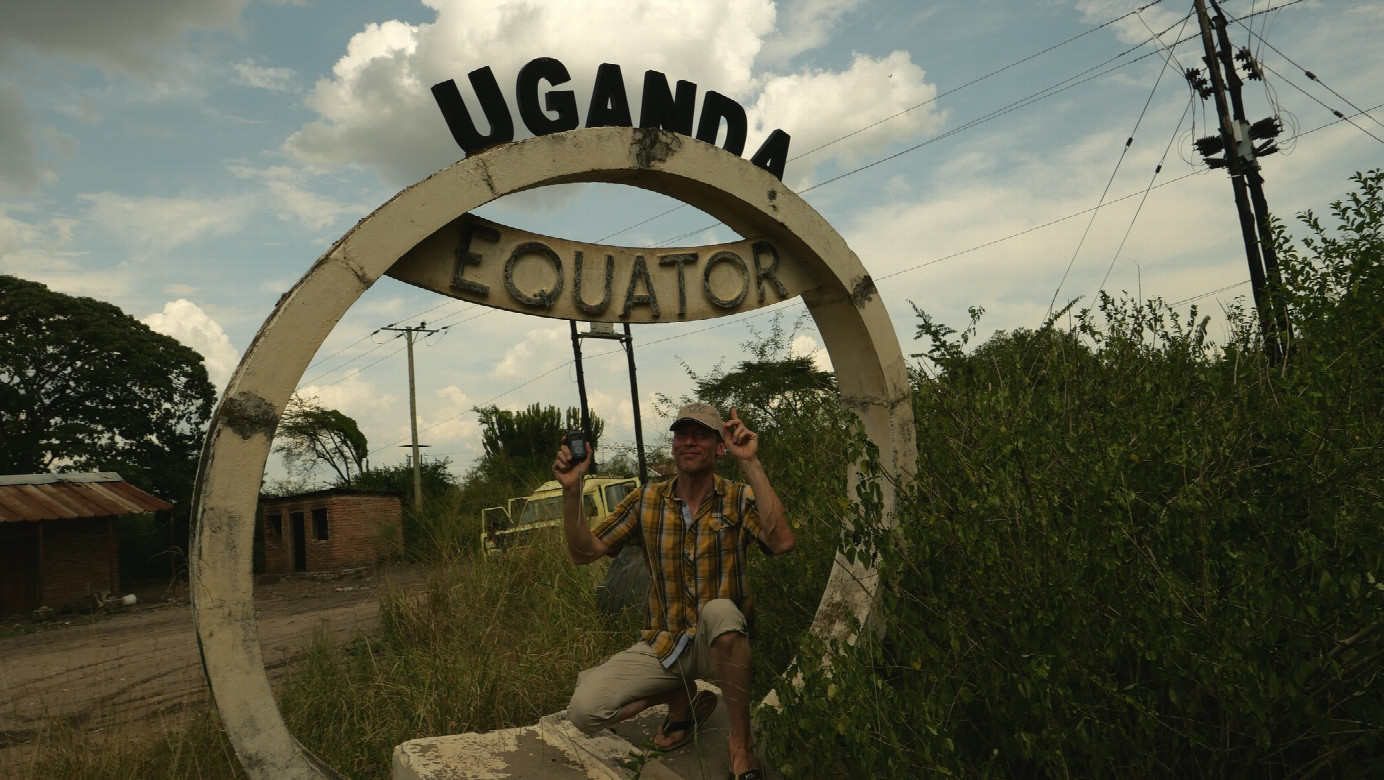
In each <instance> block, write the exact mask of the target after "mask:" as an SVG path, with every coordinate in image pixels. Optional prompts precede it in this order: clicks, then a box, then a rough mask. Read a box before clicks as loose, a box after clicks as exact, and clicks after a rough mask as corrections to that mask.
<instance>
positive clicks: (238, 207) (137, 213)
mask: <svg viewBox="0 0 1384 780" xmlns="http://www.w3.org/2000/svg"><path fill="white" fill-rule="evenodd" d="M79 197H80V198H81V199H82V200H84V201H86V202H87V203H88V204H90V218H91V219H92V220H93V221H95V222H96V223H98V224H99V225H100V226H101V227H102V228H103V229H104V230H106V231H107V232H108V233H109V234H110V235H113V236H117V237H119V238H122V239H124V240H125V241H126V242H128V243H129V244H131V245H133V246H136V247H140V248H144V249H149V250H155V251H165V252H166V251H168V250H171V249H176V248H177V247H180V246H184V245H186V244H190V243H193V242H195V241H201V240H204V239H208V238H216V237H218V236H224V235H228V234H230V233H234V232H236V231H237V230H239V229H240V228H241V227H242V226H243V225H244V223H245V220H246V218H247V217H248V216H249V214H250V212H251V211H252V210H253V209H254V208H255V203H254V201H253V199H250V198H247V197H239V196H232V197H226V198H218V199H214V200H204V199H197V198H164V197H156V196H149V197H128V196H125V195H120V194H118V193H114V192H96V193H87V194H84V195H81V196H79Z"/></svg>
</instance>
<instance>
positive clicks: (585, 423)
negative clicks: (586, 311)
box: [567, 320, 596, 474]
mask: <svg viewBox="0 0 1384 780" xmlns="http://www.w3.org/2000/svg"><path fill="white" fill-rule="evenodd" d="M567 324H568V325H570V326H571V327H572V356H573V357H574V358H575V359H576V363H577V396H578V397H579V398H581V432H582V435H583V436H585V437H586V440H587V441H588V442H589V441H591V408H590V406H589V405H588V404H587V400H586V372H585V371H584V370H582V361H581V334H579V333H577V321H576V320H568V321H567ZM591 473H593V474H594V473H596V456H595V455H594V454H593V455H592V456H591Z"/></svg>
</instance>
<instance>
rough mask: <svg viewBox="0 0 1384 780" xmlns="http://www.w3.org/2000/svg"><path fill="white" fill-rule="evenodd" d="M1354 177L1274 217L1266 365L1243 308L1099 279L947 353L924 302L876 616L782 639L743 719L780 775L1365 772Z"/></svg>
mask: <svg viewBox="0 0 1384 780" xmlns="http://www.w3.org/2000/svg"><path fill="white" fill-rule="evenodd" d="M1356 181H1357V184H1359V185H1360V190H1361V191H1360V192H1359V193H1357V194H1356V195H1354V196H1352V197H1351V198H1350V199H1348V200H1347V201H1344V202H1342V203H1338V204H1336V205H1335V206H1334V207H1333V213H1334V215H1335V217H1336V220H1337V222H1338V223H1339V234H1338V235H1335V236H1333V235H1329V234H1328V233H1327V231H1326V230H1325V229H1324V228H1323V227H1322V226H1321V224H1320V222H1319V221H1317V219H1316V218H1315V217H1314V216H1313V215H1311V214H1307V215H1304V218H1303V221H1304V223H1305V224H1306V225H1307V228H1308V230H1309V232H1310V234H1311V237H1309V238H1308V239H1307V240H1306V241H1304V244H1303V248H1302V249H1298V248H1296V247H1294V246H1293V245H1291V244H1290V242H1289V240H1288V238H1287V237H1286V235H1284V234H1283V233H1282V232H1281V231H1280V246H1279V250H1280V251H1279V257H1280V262H1282V264H1283V267H1284V279H1285V289H1284V290H1283V291H1282V292H1283V294H1284V300H1286V301H1287V303H1288V308H1289V311H1290V312H1292V313H1293V324H1294V327H1295V329H1296V330H1295V336H1294V339H1293V341H1292V342H1291V347H1290V350H1289V352H1288V357H1287V360H1286V361H1284V362H1282V363H1281V364H1270V362H1269V361H1266V360H1264V359H1263V357H1262V349H1261V347H1262V345H1261V343H1260V341H1259V338H1258V335H1257V330H1258V329H1257V326H1256V325H1255V324H1254V320H1253V319H1252V317H1251V315H1249V314H1246V313H1245V312H1243V311H1240V310H1232V311H1231V312H1230V318H1231V323H1232V337H1231V339H1230V343H1228V344H1227V345H1226V346H1225V347H1223V348H1217V347H1216V346H1215V345H1212V344H1210V343H1209V342H1208V340H1207V338H1206V323H1205V320H1200V321H1198V320H1197V318H1196V315H1195V311H1193V312H1192V313H1191V314H1190V315H1189V316H1188V317H1187V318H1185V319H1184V318H1182V317H1180V316H1179V315H1177V313H1175V312H1174V311H1172V310H1171V309H1170V308H1169V307H1168V306H1166V305H1164V304H1162V303H1161V302H1159V301H1151V302H1148V303H1143V304H1139V303H1133V302H1129V301H1120V300H1115V299H1112V298H1109V297H1105V296H1103V297H1102V298H1101V300H1100V301H1099V303H1098V305H1097V306H1096V307H1095V308H1094V309H1093V310H1086V311H1082V312H1080V313H1078V315H1077V317H1076V324H1075V326H1074V327H1072V328H1070V329H1069V330H1067V331H1061V330H1058V329H1057V328H1056V327H1054V325H1053V323H1052V322H1049V323H1048V324H1047V325H1045V326H1044V327H1043V328H1041V329H1039V330H1036V331H1027V330H1020V331H1016V332H1013V333H1005V334H998V335H997V336H995V337H994V338H992V339H990V340H989V341H987V342H986V343H985V344H983V345H981V346H980V347H979V348H977V349H975V350H974V351H973V352H971V353H969V354H968V353H966V352H965V351H964V349H963V346H964V345H965V342H966V340H968V339H969V338H971V337H972V336H973V334H974V332H975V325H976V321H975V320H978V318H979V316H980V313H979V312H976V313H974V314H973V322H972V325H971V327H970V328H968V329H967V330H966V332H964V333H962V334H960V336H957V334H955V333H954V332H952V331H950V330H949V329H947V328H945V327H943V326H940V325H938V324H936V323H934V322H932V321H931V320H930V319H929V318H927V316H926V315H925V314H923V313H921V312H920V325H919V336H920V337H921V336H927V337H929V338H930V339H932V341H933V344H932V348H931V349H930V350H929V351H928V353H927V357H928V358H930V360H931V361H932V364H933V365H934V366H936V375H935V376H929V375H927V374H926V373H924V372H923V371H922V370H921V369H920V370H919V372H918V374H917V376H916V391H915V398H914V402H915V413H916V414H917V420H918V441H919V443H920V447H919V450H920V454H919V463H918V473H917V478H916V479H915V480H914V481H913V483H912V484H910V485H908V486H906V487H905V488H904V489H905V491H906V493H905V496H906V498H905V500H904V502H903V504H902V508H901V511H900V520H901V528H900V530H899V532H898V534H897V535H896V536H894V537H892V538H887V539H886V538H879V537H876V538H870V539H866V540H864V541H865V542H866V543H871V544H877V545H879V546H880V547H881V549H883V550H884V551H885V561H886V565H885V573H886V576H887V577H888V578H889V581H890V582H891V587H890V588H889V589H888V591H887V593H886V595H885V598H884V603H883V604H882V615H883V619H884V621H885V625H886V628H887V632H886V634H885V636H884V638H883V639H882V640H880V641H875V640H874V639H873V638H872V637H871V635H870V634H868V633H867V634H864V635H863V639H862V641H861V643H860V646H859V647H857V648H845V647H834V648H831V647H823V646H821V645H820V644H819V643H815V642H814V641H813V640H806V641H805V643H804V645H803V646H802V648H801V650H800V652H799V658H802V659H805V660H804V661H803V662H802V663H801V664H800V668H799V669H798V671H801V672H802V674H803V675H804V685H803V687H802V688H800V689H789V690H782V689H781V690H780V694H781V696H782V699H783V703H784V708H783V709H782V710H780V711H778V712H766V713H764V717H765V723H766V733H767V734H768V736H769V738H770V747H771V748H773V747H778V749H777V750H775V751H774V753H773V756H774V758H775V759H776V760H777V761H778V762H779V763H780V764H781V765H782V767H783V769H784V771H785V774H791V775H793V776H829V775H833V774H837V773H849V774H854V775H863V776H876V777H913V776H916V775H919V774H951V775H964V776H998V777H1030V776H1031V777H1048V776H1081V777H1127V776H1132V777H1168V776H1173V777H1319V776H1332V777H1357V776H1361V777H1363V776H1375V775H1377V774H1378V773H1379V771H1380V770H1379V766H1381V765H1384V764H1381V763H1380V762H1381V756H1380V752H1381V748H1380V745H1379V740H1380V738H1381V736H1384V678H1381V676H1380V675H1379V668H1380V662H1381V658H1384V635H1382V634H1381V631H1380V627H1381V623H1384V583H1381V582H1380V580H1381V579H1384V528H1382V527H1381V520H1384V458H1381V454H1384V420H1381V416H1380V414H1379V412H1380V409H1381V408H1384V383H1382V382H1381V379H1380V371H1379V369H1380V366H1381V363H1382V362H1384V361H1381V359H1380V358H1381V355H1382V354H1384V350H1381V347H1380V339H1381V332H1382V331H1384V297H1382V296H1381V295H1380V293H1381V292H1384V290H1381V289H1380V288H1381V285H1384V251H1381V241H1380V217H1381V215H1384V210H1382V209H1381V206H1384V204H1381V198H1380V192H1381V185H1382V184H1384V175H1382V174H1381V173H1380V172H1377V171H1376V172H1371V173H1369V174H1363V175H1359V176H1357V177H1356ZM824 654H828V655H831V656H832V657H833V661H832V662H831V664H830V667H829V668H822V667H821V665H820V664H819V663H815V662H811V661H808V660H806V659H819V658H822V657H823V655H824ZM780 746H781V747H780ZM788 746H791V750H787V749H783V748H786V747H788ZM822 756H831V757H833V759H834V760H833V761H832V762H823V761H822V760H821V757H822Z"/></svg>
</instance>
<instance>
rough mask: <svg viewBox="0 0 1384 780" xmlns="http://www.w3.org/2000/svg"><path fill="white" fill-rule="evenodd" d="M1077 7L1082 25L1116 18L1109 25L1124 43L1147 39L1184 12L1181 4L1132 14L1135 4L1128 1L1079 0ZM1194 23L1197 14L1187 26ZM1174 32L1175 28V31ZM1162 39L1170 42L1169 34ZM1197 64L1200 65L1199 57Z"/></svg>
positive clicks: (1156, 7) (1161, 6) (1165, 27)
mask: <svg viewBox="0 0 1384 780" xmlns="http://www.w3.org/2000/svg"><path fill="white" fill-rule="evenodd" d="M1076 10H1078V11H1080V12H1081V22H1082V24H1088V25H1097V24H1105V23H1107V22H1109V21H1111V20H1113V19H1119V21H1118V22H1115V23H1114V24H1113V25H1111V27H1112V28H1113V29H1114V30H1116V32H1117V34H1118V35H1119V38H1120V41H1121V42H1123V43H1127V44H1135V43H1143V42H1144V41H1147V40H1149V39H1150V38H1151V37H1153V34H1154V33H1161V32H1163V30H1165V29H1167V28H1168V27H1171V26H1172V25H1174V24H1176V23H1177V22H1178V20H1179V19H1181V18H1183V14H1184V13H1185V11H1184V10H1183V8H1182V7H1173V8H1170V7H1167V6H1164V5H1158V6H1154V7H1152V8H1145V9H1143V10H1141V11H1139V12H1138V13H1131V12H1132V11H1134V7H1132V6H1131V3H1129V2H1128V0H1078V2H1077V4H1076ZM1196 24H1197V21H1196V16H1195V15H1193V17H1192V19H1191V22H1190V25H1191V26H1190V28H1189V29H1191V30H1196V28H1197V27H1196ZM1175 32H1176V30H1174V33H1175ZM1163 40H1164V41H1165V42H1167V43H1172V42H1173V36H1172V34H1171V33H1170V34H1169V35H1165V36H1163ZM1197 64H1198V65H1200V64H1201V62H1200V60H1198V62H1197Z"/></svg>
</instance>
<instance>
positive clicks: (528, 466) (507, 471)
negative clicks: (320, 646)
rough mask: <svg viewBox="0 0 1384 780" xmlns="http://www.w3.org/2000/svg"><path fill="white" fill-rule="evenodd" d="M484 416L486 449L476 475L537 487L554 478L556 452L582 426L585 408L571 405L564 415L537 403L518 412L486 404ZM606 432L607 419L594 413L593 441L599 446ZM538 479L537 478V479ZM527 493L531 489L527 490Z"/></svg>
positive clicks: (474, 474) (482, 442)
mask: <svg viewBox="0 0 1384 780" xmlns="http://www.w3.org/2000/svg"><path fill="white" fill-rule="evenodd" d="M474 411H475V412H476V413H477V414H478V415H480V423H481V446H482V447H483V448H484V450H485V455H484V456H482V458H481V462H480V464H478V466H477V468H476V470H475V472H474V473H473V475H472V477H473V478H476V477H479V478H481V479H484V480H487V481H499V482H504V481H508V482H509V483H510V484H512V485H513V486H515V487H519V486H528V487H529V488H532V487H536V486H537V484H538V483H539V482H543V481H544V480H547V479H551V477H549V476H548V471H549V467H550V466H551V465H552V462H553V454H554V453H555V452H557V448H558V446H559V445H560V444H561V443H562V437H563V435H564V434H566V433H567V431H573V430H580V429H581V410H580V409H578V408H577V407H574V406H571V407H568V408H567V411H566V413H565V414H564V413H563V412H562V411H561V410H559V409H558V408H557V407H556V406H551V405H549V406H542V405H540V404H533V405H531V406H529V408H527V409H524V410H522V411H518V412H511V411H506V410H503V409H500V408H499V407H497V406H494V405H491V406H485V407H480V408H477V409H475V410H474ZM604 432H605V421H604V420H602V419H601V418H600V416H599V415H597V414H596V413H595V412H592V413H591V430H590V437H591V438H590V441H591V444H592V446H595V445H596V444H597V443H598V442H599V441H600V438H601V435H602V434H603V433H604ZM535 480H536V481H535ZM524 492H527V491H524Z"/></svg>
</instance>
